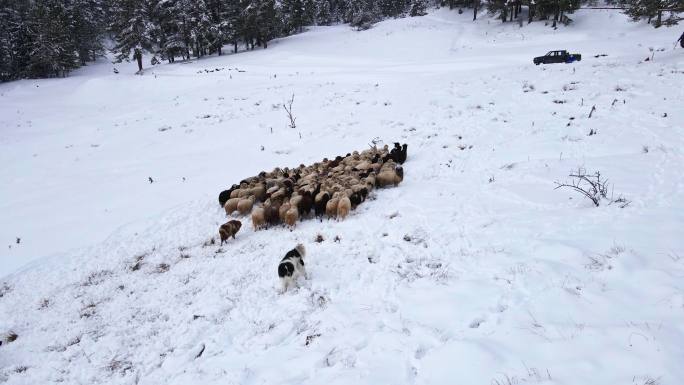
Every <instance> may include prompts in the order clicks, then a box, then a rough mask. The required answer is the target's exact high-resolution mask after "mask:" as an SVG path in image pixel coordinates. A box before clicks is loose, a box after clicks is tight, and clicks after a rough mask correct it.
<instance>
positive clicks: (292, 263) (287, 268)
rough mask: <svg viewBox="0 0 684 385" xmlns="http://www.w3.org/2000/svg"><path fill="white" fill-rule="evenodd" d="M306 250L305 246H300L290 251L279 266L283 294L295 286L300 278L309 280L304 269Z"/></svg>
mask: <svg viewBox="0 0 684 385" xmlns="http://www.w3.org/2000/svg"><path fill="white" fill-rule="evenodd" d="M305 255H306V250H305V249H304V245H302V244H301V243H300V244H298V245H297V246H296V247H295V248H294V249H292V250H290V251H288V252H287V253H286V254H285V257H283V259H281V260H280V263H279V264H278V277H279V278H280V284H281V291H280V292H281V293H285V292H286V291H287V289H288V288H289V287H290V286H293V285H294V284H295V283H296V282H297V279H298V278H299V277H300V276H303V277H304V279H306V278H308V275H307V274H306V269H305V268H304V256H305Z"/></svg>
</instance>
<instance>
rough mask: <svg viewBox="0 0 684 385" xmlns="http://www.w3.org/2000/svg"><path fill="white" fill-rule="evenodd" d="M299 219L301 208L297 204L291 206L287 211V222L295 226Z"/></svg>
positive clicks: (291, 226)
mask: <svg viewBox="0 0 684 385" xmlns="http://www.w3.org/2000/svg"><path fill="white" fill-rule="evenodd" d="M297 219H299V210H298V209H297V207H295V206H291V207H290V209H289V210H287V211H286V212H285V220H284V221H283V222H285V224H286V225H288V226H290V228H294V227H295V225H296V224H297Z"/></svg>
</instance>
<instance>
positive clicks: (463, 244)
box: [0, 10, 684, 385]
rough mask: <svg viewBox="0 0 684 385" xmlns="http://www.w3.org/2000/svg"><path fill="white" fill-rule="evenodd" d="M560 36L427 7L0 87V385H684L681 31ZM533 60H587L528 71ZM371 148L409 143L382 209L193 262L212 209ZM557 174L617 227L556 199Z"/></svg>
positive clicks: (309, 224)
mask: <svg viewBox="0 0 684 385" xmlns="http://www.w3.org/2000/svg"><path fill="white" fill-rule="evenodd" d="M574 19H575V24H573V26H572V27H567V28H566V27H563V28H559V29H558V30H555V31H554V30H552V29H551V28H549V27H545V26H544V25H543V24H542V23H533V24H530V25H525V26H524V27H523V28H519V27H518V26H517V25H513V24H505V25H502V24H500V23H498V22H496V21H488V20H487V19H486V18H481V20H478V21H477V22H475V23H473V22H471V21H470V17H469V15H458V14H457V13H456V12H449V11H446V10H437V11H433V12H431V13H430V14H429V15H428V16H425V17H420V18H410V19H401V20H390V21H385V22H382V23H380V24H378V25H377V26H376V27H374V28H373V29H371V30H369V31H365V32H356V31H353V30H351V29H350V28H349V27H347V26H335V27H318V28H313V29H311V30H310V31H308V32H306V33H303V34H300V35H296V36H292V37H289V38H285V39H281V40H279V41H276V42H274V43H273V44H272V45H269V48H268V49H267V50H257V51H253V52H248V53H241V54H237V55H228V56H224V57H216V58H209V59H203V60H200V61H197V62H192V63H176V64H172V65H161V66H157V67H154V68H148V69H147V71H146V73H145V74H144V75H143V76H135V75H133V73H134V72H135V71H136V68H135V64H132V63H131V64H125V65H117V68H118V70H119V74H114V73H113V72H112V66H111V64H109V63H104V62H103V63H100V64H96V65H92V66H89V67H87V68H84V69H82V70H80V72H77V73H76V74H74V75H73V76H71V77H69V78H66V79H51V80H26V81H17V82H12V83H7V84H2V85H0V164H2V167H0V212H1V213H2V220H1V221H0V246H1V247H0V250H2V252H0V277H2V278H0V333H3V332H9V331H13V332H14V333H16V334H17V336H18V338H17V339H16V340H15V341H13V342H10V343H3V345H2V346H0V383H6V384H49V383H65V384H179V385H187V384H293V385H295V384H373V385H377V384H506V385H509V384H523V383H541V384H596V385H605V384H661V385H665V384H672V385H676V384H681V383H682V382H683V381H684V366H683V365H682V363H683V362H684V280H683V277H684V236H683V235H684V176H683V174H682V166H684V151H683V150H682V148H684V108H682V101H684V50H682V49H680V48H677V49H676V50H673V43H674V40H675V39H676V38H677V36H678V35H679V33H681V32H677V31H676V30H675V29H667V28H660V29H657V30H656V29H653V28H651V27H648V26H645V25H641V24H634V23H627V22H626V18H625V17H624V16H623V15H621V14H618V13H616V12H611V11H592V12H590V11H585V12H578V13H576V14H575V17H574ZM554 49H567V50H569V51H571V52H578V53H581V54H582V57H583V60H582V61H581V62H578V63H574V64H568V65H566V64H557V65H548V66H534V65H532V58H533V57H534V56H539V55H542V54H544V53H546V52H547V51H549V50H554ZM646 57H649V58H651V57H652V58H653V60H649V61H644V59H645V58H646ZM292 94H294V95H295V100H294V104H293V110H294V115H295V116H296V118H297V121H296V123H297V127H296V128H295V129H291V128H289V127H288V123H289V122H288V120H287V117H286V115H285V112H284V111H283V109H282V103H283V102H285V101H286V100H287V99H289V98H290V97H291V96H292ZM592 106H595V111H594V112H593V113H591V117H589V115H590V112H591V110H592ZM372 140H382V141H383V143H392V142H394V141H401V142H406V143H408V161H407V162H406V163H405V165H404V171H405V176H404V180H403V182H402V183H401V184H400V185H399V187H397V188H389V189H380V190H376V191H375V192H374V194H373V195H374V199H373V200H370V201H368V202H366V203H364V204H362V205H361V206H360V207H359V208H358V209H357V210H356V211H354V212H352V214H351V215H350V217H348V218H347V219H346V220H345V221H342V222H335V221H323V222H322V223H321V222H318V221H315V220H308V221H304V222H301V223H300V224H299V225H298V226H297V228H296V230H294V231H289V230H286V229H285V228H277V229H271V230H268V231H259V232H254V231H253V230H252V229H251V226H250V223H249V221H250V220H249V219H248V218H244V219H241V220H242V221H243V228H242V230H241V231H240V232H239V233H238V235H237V239H236V240H230V241H229V242H228V244H227V245H223V246H222V247H219V246H218V245H212V244H210V239H211V238H212V237H213V238H214V239H217V229H218V226H219V225H220V224H222V223H224V222H226V221H227V219H226V217H225V213H224V212H223V209H222V208H221V207H219V205H218V203H217V196H218V193H219V192H220V191H221V190H223V189H224V188H226V187H228V186H230V185H231V184H232V183H236V182H237V181H239V180H241V179H243V178H245V177H248V176H251V175H256V174H257V173H258V172H260V171H262V170H271V169H273V168H274V167H276V166H281V167H282V166H297V165H299V164H301V163H304V164H310V163H313V162H315V161H319V160H321V159H322V158H323V157H334V156H335V155H339V154H345V153H347V152H351V151H353V150H363V149H366V148H368V145H369V143H371V141H372ZM578 168H584V169H586V171H587V172H590V173H593V172H595V171H600V173H601V175H602V176H604V177H606V178H608V180H609V185H610V186H611V190H610V191H611V196H613V198H618V197H624V198H625V199H626V200H627V202H629V204H628V205H627V206H626V207H624V208H621V207H620V206H621V205H622V206H624V204H617V203H616V204H607V202H604V204H602V205H601V206H600V207H594V205H593V204H592V203H591V202H590V201H589V200H587V199H585V198H583V197H582V196H580V195H579V194H577V193H575V192H573V191H570V190H567V189H558V190H554V188H555V187H556V186H555V184H554V182H569V181H571V178H569V177H568V174H570V173H571V172H573V171H576V170H577V169H578ZM148 178H151V179H152V181H153V183H150V181H149V179H148ZM318 234H320V235H322V236H323V238H324V241H323V242H321V243H316V242H314V239H315V238H316V236H317V235H318ZM336 237H339V238H340V240H339V242H335V241H334V239H335V238H336ZM17 238H20V239H17ZM298 242H302V243H304V244H305V245H306V247H307V249H308V256H307V260H306V261H307V269H308V271H309V274H310V279H309V280H307V281H306V282H304V283H303V284H302V286H301V287H300V288H299V289H298V290H294V291H291V292H288V293H286V294H284V295H279V294H278V292H277V285H278V282H277V274H276V267H277V263H278V261H279V260H280V258H282V256H283V255H284V254H285V252H286V251H287V250H289V249H291V248H292V247H293V246H294V245H295V244H297V243H298Z"/></svg>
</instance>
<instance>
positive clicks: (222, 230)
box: [219, 220, 242, 245]
mask: <svg viewBox="0 0 684 385" xmlns="http://www.w3.org/2000/svg"><path fill="white" fill-rule="evenodd" d="M240 227H242V222H240V221H236V220H232V221H228V222H226V223H224V224H222V225H221V227H219V236H220V237H221V245H223V242H226V241H227V240H228V238H230V237H233V239H235V234H237V232H238V231H240Z"/></svg>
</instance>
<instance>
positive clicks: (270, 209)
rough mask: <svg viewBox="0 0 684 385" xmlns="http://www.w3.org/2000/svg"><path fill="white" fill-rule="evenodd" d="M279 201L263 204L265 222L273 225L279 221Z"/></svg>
mask: <svg viewBox="0 0 684 385" xmlns="http://www.w3.org/2000/svg"><path fill="white" fill-rule="evenodd" d="M279 211H280V203H277V202H276V203H271V204H268V205H264V218H265V219H266V223H267V224H269V225H271V226H275V225H277V224H278V223H280V215H279Z"/></svg>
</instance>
